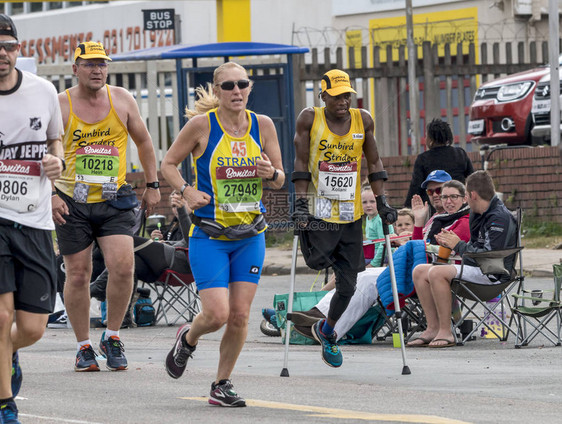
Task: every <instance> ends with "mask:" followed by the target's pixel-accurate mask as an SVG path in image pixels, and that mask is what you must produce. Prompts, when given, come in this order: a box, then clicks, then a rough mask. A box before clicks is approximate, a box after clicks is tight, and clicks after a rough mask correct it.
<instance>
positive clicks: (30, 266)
mask: <svg viewBox="0 0 562 424" xmlns="http://www.w3.org/2000/svg"><path fill="white" fill-rule="evenodd" d="M0 293H14V304H15V309H16V310H22V311H26V312H33V313H38V314H50V313H52V312H53V309H54V307H55V300H56V294H57V277H56V266H55V253H54V251H53V240H52V237H51V231H49V230H38V229H36V228H30V227H25V226H14V225H13V223H11V225H10V222H9V221H6V220H2V221H1V222H0Z"/></svg>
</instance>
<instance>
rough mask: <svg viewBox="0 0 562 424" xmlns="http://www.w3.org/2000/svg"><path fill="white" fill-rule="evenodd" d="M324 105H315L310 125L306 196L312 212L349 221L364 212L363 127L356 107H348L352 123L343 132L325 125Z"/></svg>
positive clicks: (358, 217)
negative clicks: (362, 190) (362, 197)
mask: <svg viewBox="0 0 562 424" xmlns="http://www.w3.org/2000/svg"><path fill="white" fill-rule="evenodd" d="M324 109H325V108H323V107H315V108H314V121H313V123H312V128H311V129H310V155H309V159H308V169H309V170H310V173H311V174H312V184H309V196H310V197H311V198H312V199H313V205H312V208H313V209H312V213H313V215H314V216H315V217H316V218H319V219H322V220H324V221H328V222H335V223H349V222H354V221H357V220H358V219H360V218H361V216H362V215H363V206H362V204H361V157H362V155H363V143H364V141H365V129H364V127H363V119H362V118H361V111H360V110H359V109H349V113H350V114H351V125H350V128H349V131H348V133H347V134H345V135H341V136H340V135H337V134H334V133H333V132H332V131H330V129H329V128H328V124H327V122H326V116H325V114H324Z"/></svg>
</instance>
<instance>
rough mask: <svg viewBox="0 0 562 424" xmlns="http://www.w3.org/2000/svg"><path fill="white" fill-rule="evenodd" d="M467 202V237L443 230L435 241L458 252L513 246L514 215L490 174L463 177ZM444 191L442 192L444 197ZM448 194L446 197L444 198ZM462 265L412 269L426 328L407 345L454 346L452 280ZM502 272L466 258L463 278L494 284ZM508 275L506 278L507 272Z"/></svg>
mask: <svg viewBox="0 0 562 424" xmlns="http://www.w3.org/2000/svg"><path fill="white" fill-rule="evenodd" d="M466 185H467V187H466V190H467V193H468V204H469V205H470V209H471V214H470V241H468V242H467V241H464V240H461V239H460V237H459V236H458V235H457V234H455V232H453V231H450V230H446V229H444V230H442V231H441V232H440V233H439V234H436V235H435V239H436V240H437V242H438V243H439V244H440V245H442V246H445V247H448V248H450V249H453V250H455V251H456V252H457V253H458V254H459V255H461V256H462V255H463V254H464V253H465V252H483V251H488V250H498V249H508V248H512V247H515V246H516V242H517V234H516V227H517V224H516V222H515V218H514V217H513V215H512V214H511V213H510V212H509V210H507V208H506V207H505V206H504V204H503V203H502V201H501V200H500V199H499V198H498V197H497V196H496V193H495V190H494V183H493V181H492V178H491V177H490V175H489V174H488V173H487V172H486V171H477V172H475V173H473V174H471V175H470V176H469V177H468V178H467V181H466ZM444 196H447V194H445V193H443V194H442V200H443V197H444ZM451 200H452V198H451V197H449V198H448V199H446V201H447V202H450V201H451ZM513 265H514V257H513V256H511V257H509V258H506V259H505V260H504V266H505V269H508V270H510V269H513ZM460 269H461V266H460V265H459V264H452V265H440V266H436V265H428V264H423V265H418V266H417V267H416V268H415V269H414V272H413V279H414V286H415V288H416V293H417V295H418V298H419V300H420V302H421V305H422V308H423V311H424V313H425V316H426V320H427V329H426V330H425V331H424V332H422V333H421V335H420V336H419V337H418V338H417V339H416V340H413V341H412V342H410V343H408V346H428V347H434V348H441V347H449V346H454V345H455V343H454V337H453V334H452V333H451V305H452V293H451V287H450V286H451V281H452V280H453V278H455V277H458V276H459V273H460ZM505 278H506V276H505V275H496V276H486V275H484V274H482V271H481V270H480V268H479V267H478V266H477V264H476V263H475V262H474V261H472V260H469V259H465V266H464V269H463V279H466V280H468V281H472V282H476V283H479V284H496V283H499V282H501V281H503V280H504V279H505ZM507 278H509V277H508V276H507Z"/></svg>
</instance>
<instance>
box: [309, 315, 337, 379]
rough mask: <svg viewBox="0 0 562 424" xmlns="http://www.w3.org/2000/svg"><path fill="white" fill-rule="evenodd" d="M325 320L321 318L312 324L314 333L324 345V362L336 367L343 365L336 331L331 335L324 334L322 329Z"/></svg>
mask: <svg viewBox="0 0 562 424" xmlns="http://www.w3.org/2000/svg"><path fill="white" fill-rule="evenodd" d="M324 321H326V320H325V319H323V320H320V321H318V322H316V323H315V324H314V325H313V326H312V335H313V336H314V338H315V339H316V340H317V341H318V342H319V343H320V344H321V345H322V359H323V360H324V362H325V363H326V364H327V365H329V366H331V367H334V368H337V367H341V364H342V362H343V356H342V354H341V351H340V347H339V346H338V343H337V342H336V333H333V334H332V335H330V336H326V335H324V333H322V330H321V328H322V326H323V325H324Z"/></svg>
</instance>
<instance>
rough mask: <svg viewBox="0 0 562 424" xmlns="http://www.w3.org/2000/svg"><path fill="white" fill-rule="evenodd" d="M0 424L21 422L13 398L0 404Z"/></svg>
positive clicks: (17, 423) (18, 423)
mask: <svg viewBox="0 0 562 424" xmlns="http://www.w3.org/2000/svg"><path fill="white" fill-rule="evenodd" d="M0 424H21V421H20V420H18V407H17V406H16V403H15V402H14V401H13V400H10V401H9V402H6V403H3V404H1V405H0Z"/></svg>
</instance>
